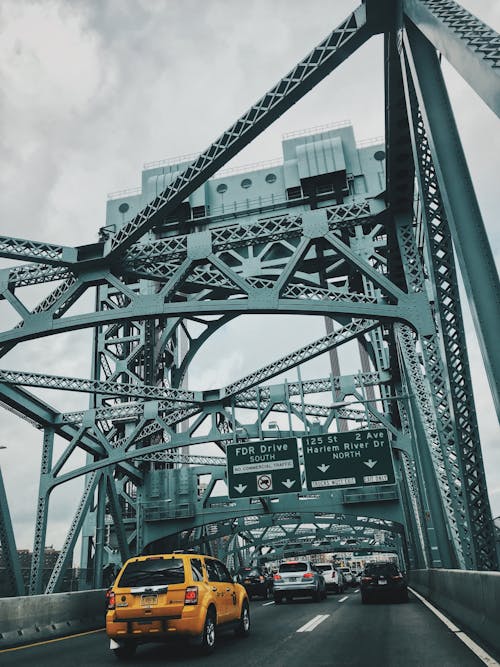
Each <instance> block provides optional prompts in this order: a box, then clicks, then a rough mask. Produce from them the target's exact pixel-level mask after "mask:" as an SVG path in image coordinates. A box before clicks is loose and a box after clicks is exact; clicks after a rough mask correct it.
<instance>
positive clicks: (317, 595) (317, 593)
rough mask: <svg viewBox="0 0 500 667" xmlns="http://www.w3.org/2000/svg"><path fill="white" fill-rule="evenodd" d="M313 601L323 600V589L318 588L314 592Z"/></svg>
mask: <svg viewBox="0 0 500 667" xmlns="http://www.w3.org/2000/svg"><path fill="white" fill-rule="evenodd" d="M312 599H313V602H319V601H320V600H321V591H320V590H319V588H317V589H316V590H315V591H314V593H313V594H312Z"/></svg>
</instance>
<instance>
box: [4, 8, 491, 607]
mask: <svg viewBox="0 0 500 667" xmlns="http://www.w3.org/2000/svg"><path fill="white" fill-rule="evenodd" d="M380 34H383V36H384V63H385V112H386V114H385V138H384V139H380V140H377V141H374V142H371V143H370V142H368V143H364V144H357V143H356V139H355V133H354V130H355V128H353V127H352V126H351V125H350V124H349V123H336V124H335V123H334V124H332V125H331V126H328V127H321V128H315V129H313V130H311V131H304V132H298V133H294V134H293V135H290V136H285V137H284V140H283V144H282V148H283V156H282V160H280V161H278V162H274V163H272V164H260V165H250V166H249V167H248V168H247V169H242V170H240V171H238V170H234V169H233V170H227V171H225V172H224V171H223V167H224V166H225V165H226V163H228V162H229V160H231V159H232V158H233V157H234V156H235V155H237V154H238V153H239V152H240V151H241V150H242V149H243V148H244V147H245V146H247V145H248V144H249V143H250V142H251V141H252V140H253V139H255V138H256V137H257V136H258V135H259V134H261V133H262V132H263V131H264V130H266V129H267V128H268V127H269V126H270V125H271V124H272V123H273V121H275V120H276V119H277V118H279V117H280V116H281V115H282V114H284V113H285V112H286V111H287V110H288V109H289V108H290V107H291V106H292V105H293V104H295V103H296V102H297V101H298V100H300V99H301V98H302V97H303V96H305V95H307V93H308V92H309V91H310V90H311V89H312V88H314V86H316V85H317V84H318V83H320V82H321V81H323V80H324V79H326V78H327V77H329V79H334V77H335V73H334V70H335V69H336V68H337V67H339V66H340V65H341V64H342V63H343V62H344V61H345V60H346V59H348V58H349V56H351V55H352V54H353V53H354V52H355V51H356V50H357V49H358V48H359V47H361V46H362V45H363V44H364V43H365V42H366V41H367V40H369V39H370V38H371V37H372V36H374V35H380ZM438 52H439V55H438ZM441 56H443V57H444V58H446V59H447V60H448V61H449V62H450V63H451V64H452V65H453V67H454V68H455V69H456V70H457V71H458V73H459V74H460V75H461V76H462V77H463V78H464V79H465V80H466V81H467V82H468V83H469V84H470V86H471V87H472V88H473V89H474V91H475V92H476V93H477V95H479V96H480V97H481V98H482V99H483V100H484V102H485V103H486V104H487V105H489V107H490V108H491V109H492V110H493V112H494V113H495V114H496V115H500V36H499V35H498V34H497V33H496V32H494V31H493V30H492V29H491V28H490V27H488V26H487V25H485V24H484V23H482V22H481V21H480V20H478V19H477V18H476V17H474V16H473V15H471V14H470V13H469V12H467V11H466V10H465V9H463V8H462V7H461V6H460V5H459V4H457V3H456V2H454V1H453V0H377V1H375V0H366V1H365V2H363V3H362V4H361V5H360V6H359V7H358V9H356V10H355V11H354V12H353V13H352V14H350V15H349V16H347V17H346V19H345V20H344V21H343V22H342V23H341V24H340V25H339V26H338V27H336V28H334V29H333V30H332V32H331V33H330V34H328V35H327V36H326V37H325V39H324V40H323V41H322V42H321V43H320V44H318V45H317V46H316V47H315V48H313V50H312V51H311V52H310V53H308V54H307V55H306V56H305V57H304V59H303V60H301V61H300V62H299V63H298V64H297V65H296V66H295V67H294V68H293V69H292V70H291V71H290V72H289V73H288V74H286V75H285V76H284V77H283V78H282V79H281V80H280V81H279V82H278V83H277V84H276V85H274V86H273V87H271V88H270V89H269V90H268V91H267V92H266V93H265V94H264V95H263V97H262V98H261V99H260V100H258V101H257V102H256V103H255V104H254V105H253V106H252V107H251V108H250V109H249V110H248V111H247V112H246V113H244V114H243V115H242V116H241V118H238V119H237V120H236V121H235V122H234V124H233V125H231V127H229V128H228V129H227V131H226V132H224V133H223V134H222V135H221V136H220V137H218V138H217V139H216V140H215V141H214V142H213V143H212V144H210V145H209V147H208V148H207V149H206V150H205V151H204V152H202V153H201V154H200V155H198V156H192V157H185V156H184V157H182V158H179V159H172V160H166V161H164V162H160V163H155V164H151V165H148V166H146V168H145V170H144V171H143V173H142V186H141V188H140V189H139V190H138V191H133V192H122V193H119V194H118V195H117V196H115V197H113V198H111V199H110V200H109V201H108V206H107V218H106V224H105V226H103V227H102V229H101V230H100V237H99V239H100V240H99V242H98V243H90V244H88V245H84V246H79V247H69V246H64V245H59V244H54V243H48V242H45V241H32V240H26V239H19V238H11V237H5V236H4V237H0V257H3V258H8V259H11V260H13V261H14V262H16V263H15V264H14V265H13V266H12V267H11V268H8V269H3V270H2V271H1V291H0V297H1V298H2V299H3V300H4V302H5V305H7V306H8V307H9V308H10V309H11V311H12V312H13V313H14V314H15V316H16V318H17V319H18V320H19V321H18V323H17V324H16V325H15V326H12V328H6V329H5V330H3V331H2V333H1V334H0V354H1V356H5V357H6V358H7V355H8V354H9V353H10V352H11V350H13V349H14V348H17V347H18V346H21V345H22V343H23V342H25V341H30V340H33V339H38V338H41V337H45V336H55V335H57V334H62V333H64V332H69V331H74V330H78V329H84V328H91V329H92V330H93V332H94V337H93V340H94V344H93V357H92V373H91V377H90V378H73V377H62V376H54V375H47V374H40V373H33V372H30V371H27V370H19V371H13V370H7V369H2V370H0V401H1V402H2V404H3V406H4V407H5V408H7V409H9V410H11V411H15V412H16V413H17V414H18V415H19V417H20V418H23V419H26V420H28V421H30V422H31V423H32V424H33V425H34V426H36V427H38V428H40V429H42V430H43V440H42V443H41V463H40V478H39V491H38V501H37V506H36V521H35V536H34V545H33V559H32V566H31V573H30V578H29V582H28V585H27V587H25V583H24V582H23V579H22V576H21V570H20V565H19V560H18V555H17V551H16V544H15V540H14V532H13V529H12V525H11V520H10V513H9V508H8V504H7V498H6V494H5V490H4V486H3V482H2V479H1V477H0V543H1V547H2V555H3V558H4V562H5V563H6V564H7V570H8V572H10V574H11V579H12V581H11V587H12V592H13V594H15V595H22V594H24V593H25V592H26V593H29V594H38V593H41V592H43V591H45V592H48V593H50V592H57V591H59V590H61V586H62V580H63V576H64V574H65V571H66V569H67V567H68V564H69V562H70V560H71V558H72V555H73V551H74V549H75V545H76V543H77V540H78V538H79V537H81V540H82V544H83V547H82V566H83V567H84V568H86V569H87V570H88V571H89V572H90V573H91V575H90V576H89V577H88V578H87V580H86V581H85V582H82V585H84V586H87V587H91V586H92V587H95V588H98V587H100V586H102V573H103V567H104V566H105V565H107V564H110V563H119V562H121V561H123V560H124V559H126V558H127V557H129V555H133V554H136V553H141V552H148V551H153V550H156V549H171V548H182V547H189V546H197V547H200V548H202V549H204V550H206V551H207V552H213V551H214V550H217V553H218V554H219V555H222V556H223V557H224V558H226V559H227V560H229V561H230V562H231V563H232V564H233V565H236V564H238V563H242V562H244V561H249V560H252V559H257V558H260V559H263V558H266V557H267V558H271V557H273V558H279V557H282V556H284V555H286V554H287V553H289V552H291V551H293V552H298V553H311V552H315V551H316V552H320V551H322V550H323V551H324V550H326V551H342V550H345V549H349V548H350V549H356V550H369V551H377V550H379V551H380V550H382V551H394V552H396V553H398V554H399V555H400V557H401V558H402V559H404V560H405V561H406V562H407V564H408V565H409V566H410V567H420V568H422V567H424V568H425V567H434V568H436V567H437V568H439V567H446V568H462V569H470V570H495V569H497V568H498V554H497V549H496V542H495V528H494V524H493V521H492V516H491V511H490V505H489V500H488V493H487V487H486V480H485V473H484V467H483V460H482V454H481V443H480V438H479V431H478V424H477V417H476V411H475V406H474V397H473V393H472V382H471V374H470V368H469V360H468V353H467V346H466V341H465V333H464V326H463V322H462V307H461V303H460V296H459V287H458V273H459V272H460V275H461V277H462V279H463V282H464V284H465V289H466V294H467V298H468V301H469V304H470V309H471V312H472V314H473V318H474V324H475V330H476V335H477V338H478V341H479V345H480V348H481V352H482V355H483V360H484V365H485V369H486V372H487V376H488V380H489V385H490V389H491V393H492V396H493V400H494V404H495V407H496V410H497V413H498V414H500V396H499V386H500V355H498V346H497V340H496V337H497V329H498V324H499V323H500V289H499V282H498V274H497V271H496V268H495V264H494V261H493V256H492V253H491V250H490V245H489V242H488V238H487V236H486V232H485V229H484V225H483V221H482V219H481V214H480V211H479V207H478V203H477V200H476V197H475V194H474V189H473V187H472V183H471V179H470V175H469V172H468V168H467V165H466V161H465V158H464V153H463V150H462V147H461V143H460V137H459V134H458V131H457V128H456V125H455V122H454V118H453V112H452V109H451V105H450V101H449V98H448V94H447V90H446V87H445V84H444V81H443V76H442V73H441V67H440V58H441ZM455 256H456V258H457V260H458V266H457V265H456V261H455ZM34 285H38V286H43V287H44V288H45V290H46V295H45V297H44V298H43V299H42V300H41V301H40V303H39V304H38V305H37V306H36V307H34V308H30V307H28V306H27V305H25V303H24V301H23V299H24V292H23V288H26V287H31V286H34ZM89 292H90V293H92V294H95V295H96V296H95V308H89V306H88V303H89V300H88V298H85V297H86V296H87V295H88V293H89ZM248 314H259V315H260V316H261V317H262V321H263V322H265V323H266V327H271V326H272V317H271V316H274V317H276V316H277V315H284V314H286V315H307V316H309V318H310V319H311V321H313V319H314V321H315V322H317V321H318V319H319V320H320V321H321V322H322V323H323V322H324V327H325V333H324V335H322V336H320V337H319V338H316V339H314V340H311V341H310V342H309V343H307V344H306V345H304V346H302V347H300V348H298V349H295V350H292V351H290V350H289V346H287V342H286V341H284V342H283V355H282V356H280V357H279V358H276V359H275V360H274V361H272V362H271V363H268V364H266V365H265V366H264V367H262V368H258V369H256V370H254V371H253V372H251V373H249V374H248V375H245V376H244V377H241V378H240V379H238V380H236V381H233V382H231V383H230V384H227V385H225V386H219V387H218V388H216V389H209V390H193V389H191V388H190V385H191V384H193V385H196V378H195V377H192V374H191V375H190V372H189V371H190V367H191V366H192V364H193V361H194V359H195V358H196V357H197V355H198V354H201V353H202V352H203V350H204V349H205V344H206V343H207V341H209V339H210V338H211V337H212V336H213V335H215V334H220V333H221V332H223V331H224V328H225V327H228V325H230V324H231V323H233V321H234V320H235V319H236V318H238V317H242V316H244V315H248ZM314 316H316V317H315V318H314ZM9 319H12V318H9ZM265 339H266V334H265V333H263V334H262V337H261V339H260V340H258V341H256V345H258V346H259V347H262V346H264V345H265ZM316 357H320V358H321V359H322V360H323V361H324V363H323V368H324V373H323V374H322V376H320V377H308V375H309V374H308V372H307V368H306V367H305V366H304V365H305V364H307V362H309V361H310V360H312V359H314V358H316ZM346 359H347V360H348V362H349V363H348V364H347V365H348V366H349V367H352V366H355V367H356V368H357V370H355V371H353V372H351V373H350V374H342V373H341V370H340V369H341V367H342V365H344V368H345V367H346V361H345V360H346ZM290 369H296V371H297V380H294V381H289V380H288V379H286V377H285V375H284V374H285V373H286V372H287V371H290ZM30 387H36V388H47V389H54V390H59V391H61V390H63V391H73V392H83V393H85V394H88V396H89V408H88V409H87V410H84V411H80V412H72V413H64V412H60V411H59V410H58V409H57V408H56V407H53V406H52V405H49V404H48V403H46V402H44V401H42V400H40V399H39V398H37V397H36V396H35V395H34V394H33V393H32V392H30V390H29V388H30ZM374 425H375V426H379V427H383V428H385V429H387V430H388V431H389V433H390V437H391V451H392V456H393V461H394V466H395V471H396V483H395V484H387V485H382V486H376V487H375V486H374V487H370V488H347V489H333V490H332V489H329V490H319V491H317V492H315V493H308V492H307V491H305V489H303V490H298V491H295V492H294V493H287V494H283V495H277V494H275V495H272V494H270V495H265V496H264V495H261V496H259V497H257V498H236V499H235V498H229V497H228V495H227V484H226V482H227V480H226V473H225V470H226V458H225V451H226V447H227V446H228V445H229V444H232V443H238V442H240V443H246V442H248V441H262V440H266V439H270V438H273V439H275V438H276V437H281V436H282V437H284V436H290V437H296V438H299V439H300V438H302V437H304V436H306V435H311V434H325V433H334V432H346V431H349V430H353V429H368V428H373V426H374ZM55 438H58V439H61V440H62V441H64V442H65V447H64V448H63V450H62V453H61V454H58V455H57V456H56V453H55V449H54V441H55ZM207 447H208V449H207ZM210 447H211V448H212V449H210ZM215 448H217V451H218V454H217V455H214V449H215ZM82 452H83V453H84V454H85V464H83V465H82V464H81V462H80V461H81V453H82ZM4 472H5V471H4ZM301 474H302V477H303V476H304V471H303V469H302V468H301ZM76 478H81V479H82V480H83V493H82V495H81V498H80V499H79V502H78V506H77V509H76V513H75V515H74V517H73V520H72V521H71V524H70V526H69V529H68V533H67V537H66V539H65V541H64V544H63V547H62V550H61V552H60V555H59V558H58V560H57V562H56V564H55V566H54V568H53V570H52V572H51V574H50V577H49V580H48V583H46V584H44V582H43V578H42V574H43V569H44V554H45V546H46V535H47V527H48V522H49V520H50V512H49V505H50V500H51V494H52V492H53V491H54V489H55V488H56V487H57V486H59V485H61V484H64V483H67V482H69V481H70V480H74V479H76Z"/></svg>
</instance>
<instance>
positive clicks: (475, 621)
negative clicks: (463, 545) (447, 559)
mask: <svg viewBox="0 0 500 667" xmlns="http://www.w3.org/2000/svg"><path fill="white" fill-rule="evenodd" d="M409 583H410V586H412V587H413V588H414V589H415V590H416V591H418V592H419V593H421V594H422V595H423V596H424V597H426V598H427V599H428V600H430V601H431V602H432V603H433V604H435V605H436V606H437V607H439V608H440V609H441V610H442V611H443V612H444V613H446V614H447V615H449V616H450V618H451V619H452V620H453V621H454V622H455V623H456V624H457V625H458V626H459V627H460V629H461V630H465V631H467V630H470V631H471V632H472V633H474V634H475V635H477V637H478V638H479V639H480V640H482V641H483V642H485V643H486V644H489V645H490V646H491V647H492V648H494V649H495V650H496V651H498V652H500V572H473V571H464V570H413V571H412V572H410V575H409Z"/></svg>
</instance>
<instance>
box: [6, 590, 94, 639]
mask: <svg viewBox="0 0 500 667" xmlns="http://www.w3.org/2000/svg"><path fill="white" fill-rule="evenodd" d="M104 611H105V604H104V590H93V591H78V592H68V593H53V594H52V595H29V596H24V597H17V598H14V597H9V598H0V650H1V649H3V648H10V647H13V646H22V645H23V644H30V643H32V642H38V641H46V640H47V639H53V638H56V637H63V636H65V635H71V634H75V633H77V632H85V631H86V630H94V629H97V628H102V627H104Z"/></svg>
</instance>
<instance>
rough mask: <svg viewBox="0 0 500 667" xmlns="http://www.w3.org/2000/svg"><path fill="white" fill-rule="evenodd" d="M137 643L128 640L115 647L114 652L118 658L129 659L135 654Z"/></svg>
mask: <svg viewBox="0 0 500 667" xmlns="http://www.w3.org/2000/svg"><path fill="white" fill-rule="evenodd" d="M136 648H137V644H134V643H133V642H126V643H125V644H123V646H120V647H119V648H115V649H113V654H114V656H115V657H116V658H118V660H127V659H128V658H131V657H132V656H133V655H134V654H135V650H136Z"/></svg>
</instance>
